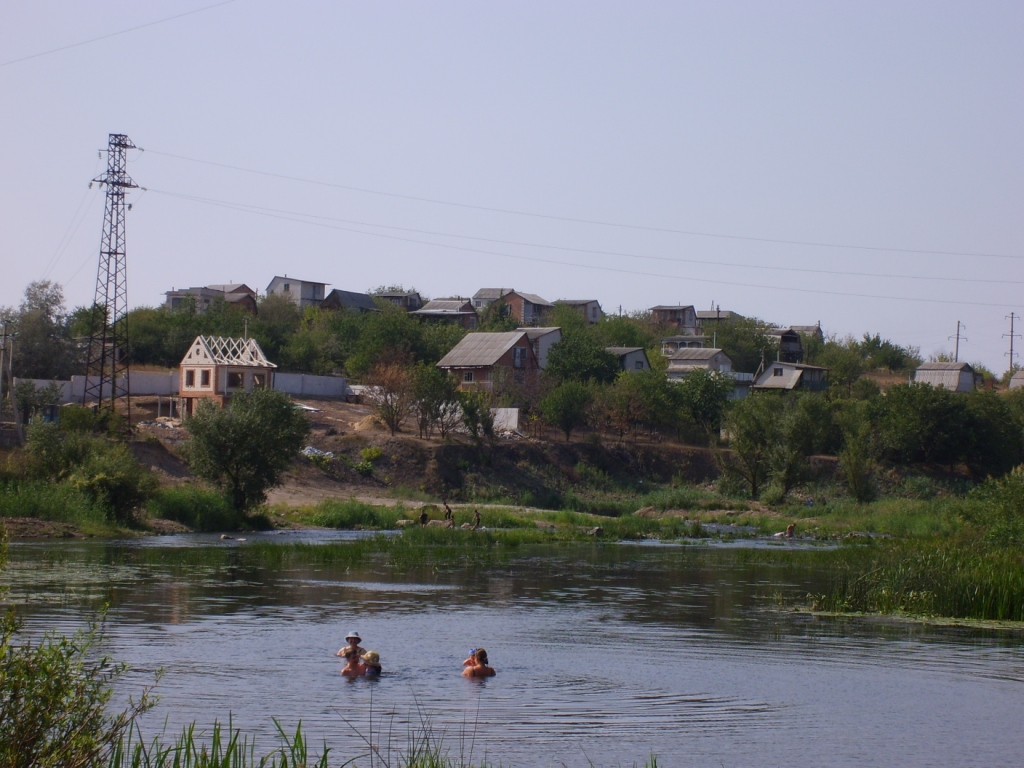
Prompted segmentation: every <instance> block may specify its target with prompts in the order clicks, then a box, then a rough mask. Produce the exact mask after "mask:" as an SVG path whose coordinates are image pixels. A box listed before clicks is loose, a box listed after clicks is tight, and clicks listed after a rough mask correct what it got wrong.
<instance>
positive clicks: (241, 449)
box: [186, 389, 309, 512]
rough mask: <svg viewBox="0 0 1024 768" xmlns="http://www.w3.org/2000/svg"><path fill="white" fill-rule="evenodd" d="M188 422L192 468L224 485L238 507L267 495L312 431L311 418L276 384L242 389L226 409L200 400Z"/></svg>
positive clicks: (248, 506) (240, 509)
mask: <svg viewBox="0 0 1024 768" xmlns="http://www.w3.org/2000/svg"><path fill="white" fill-rule="evenodd" d="M186 426H187V428H188V430H189V432H190V433H191V435H192V439H191V440H190V441H189V443H188V447H187V455H188V461H189V465H190V467H191V468H192V471H193V472H194V473H195V475H196V476H197V477H200V478H202V479H204V480H208V481H210V482H211V483H214V484H215V485H217V486H218V487H220V488H222V489H223V490H224V491H225V492H226V493H227V494H228V498H229V499H230V501H231V504H232V506H233V508H234V509H235V510H236V511H238V512H245V511H247V510H249V509H252V508H253V507H254V506H256V505H258V504H261V503H262V502H263V501H264V500H265V499H266V494H267V491H268V490H269V489H270V488H273V487H274V486H275V485H278V484H279V483H280V479H281V476H282V475H283V474H284V472H285V471H286V470H287V469H288V466H289V465H290V463H291V461H292V459H293V458H294V457H295V454H296V453H297V452H298V450H299V448H301V447H302V443H303V441H304V440H305V438H306V435H307V434H308V433H309V422H308V421H306V417H305V416H304V415H303V414H302V413H301V412H299V411H297V410H296V409H295V408H294V407H293V406H292V404H291V401H290V400H289V399H288V397H287V396H286V395H284V394H282V393H281V392H278V391H276V390H273V389H257V390H255V391H253V392H246V393H239V394H238V395H236V396H235V397H233V398H232V399H231V403H230V405H229V406H228V407H227V408H219V407H218V406H217V405H216V404H214V403H212V402H209V401H206V402H203V403H200V405H199V407H198V408H197V409H196V413H195V415H194V416H192V417H191V418H190V419H188V420H187V422H186Z"/></svg>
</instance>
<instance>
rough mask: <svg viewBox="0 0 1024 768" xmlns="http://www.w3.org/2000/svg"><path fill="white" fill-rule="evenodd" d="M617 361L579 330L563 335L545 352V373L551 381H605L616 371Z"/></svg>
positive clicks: (609, 379)
mask: <svg viewBox="0 0 1024 768" xmlns="http://www.w3.org/2000/svg"><path fill="white" fill-rule="evenodd" d="M619 370H620V369H619V360H618V358H617V357H616V356H615V355H613V354H612V353H611V352H607V351H605V349H604V348H603V347H602V346H601V345H600V344H599V343H598V341H597V339H595V338H593V337H592V336H590V334H588V333H586V332H584V331H580V332H576V333H572V332H570V333H568V334H566V331H565V329H564V328H563V330H562V340H561V341H559V342H558V343H557V344H554V345H552V347H551V351H550V352H548V367H547V371H546V372H547V374H548V376H550V377H551V378H552V379H554V380H555V381H559V382H566V381H577V382H589V381H594V382H598V383H600V384H608V383H610V382H612V381H614V380H615V377H616V376H617V375H618V373H619Z"/></svg>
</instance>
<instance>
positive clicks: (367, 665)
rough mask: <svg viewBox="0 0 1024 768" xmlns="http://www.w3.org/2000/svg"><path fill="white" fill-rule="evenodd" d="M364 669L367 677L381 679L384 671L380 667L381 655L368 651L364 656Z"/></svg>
mask: <svg viewBox="0 0 1024 768" xmlns="http://www.w3.org/2000/svg"><path fill="white" fill-rule="evenodd" d="M362 659H363V667H364V669H365V671H364V672H363V674H364V675H365V676H366V677H379V676H380V673H381V672H382V671H383V669H382V668H381V666H380V654H379V653H377V652H376V651H367V652H366V653H364V654H363V656H362Z"/></svg>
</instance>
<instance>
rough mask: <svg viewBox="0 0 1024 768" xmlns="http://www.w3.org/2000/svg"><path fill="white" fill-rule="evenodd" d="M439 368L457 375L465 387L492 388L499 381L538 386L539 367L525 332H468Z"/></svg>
mask: <svg viewBox="0 0 1024 768" xmlns="http://www.w3.org/2000/svg"><path fill="white" fill-rule="evenodd" d="M437 367H438V368H440V369H442V370H445V371H448V372H449V373H451V374H452V375H454V376H455V377H456V378H457V379H458V382H459V388H460V389H464V390H476V389H479V390H487V391H489V390H492V389H493V388H494V386H495V385H496V384H497V383H498V382H500V381H508V382H509V383H513V384H516V385H519V386H526V387H536V386H537V384H538V381H539V379H538V375H539V371H540V368H539V366H538V365H537V357H536V356H535V355H534V353H533V345H532V344H531V343H530V339H529V337H528V336H527V335H526V332H525V331H508V332H506V333H468V334H466V335H465V336H464V337H463V338H462V341H460V342H459V343H458V344H456V345H455V347H453V348H452V350H451V352H449V353H448V354H447V355H445V356H444V357H443V358H441V360H440V362H438V364H437Z"/></svg>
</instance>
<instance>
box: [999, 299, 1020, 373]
mask: <svg viewBox="0 0 1024 768" xmlns="http://www.w3.org/2000/svg"><path fill="white" fill-rule="evenodd" d="M1006 319H1007V320H1009V321H1010V332H1009V333H1004V334H1003V338H1004V339H1005V338H1006V337H1007V336H1009V337H1010V351H1009V352H1008V353H1007V354H1008V355H1009V356H1010V375H1011V376H1012V375H1013V372H1014V371H1015V370H1016V364H1015V363H1014V362H1013V358H1014V357H1016V355H1017V353H1016V352H1014V351H1013V340H1014V338H1019V337H1020V334H1019V333H1014V332H1013V321H1014V320H1016V319H1017V315H1016V314H1015V313H1013V312H1011V313H1010V314H1009V315H1007V316H1006Z"/></svg>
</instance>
